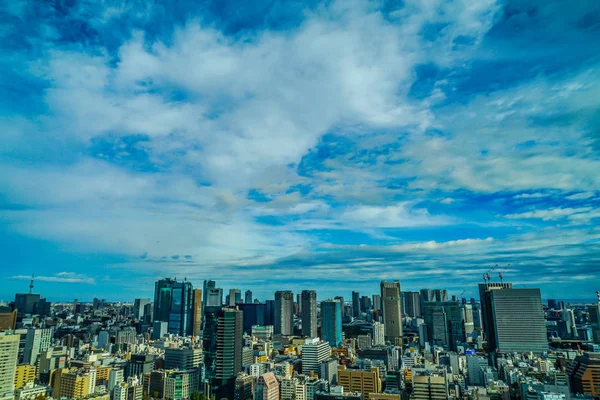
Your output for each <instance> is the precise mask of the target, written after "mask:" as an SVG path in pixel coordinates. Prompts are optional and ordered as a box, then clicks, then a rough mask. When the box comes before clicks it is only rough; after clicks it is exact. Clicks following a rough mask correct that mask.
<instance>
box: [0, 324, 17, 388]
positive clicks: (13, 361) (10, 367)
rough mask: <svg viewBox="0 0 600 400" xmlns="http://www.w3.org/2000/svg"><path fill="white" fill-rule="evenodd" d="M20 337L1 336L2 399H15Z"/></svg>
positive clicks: (0, 370) (0, 379)
mask: <svg viewBox="0 0 600 400" xmlns="http://www.w3.org/2000/svg"><path fill="white" fill-rule="evenodd" d="M19 341H20V336H19V335H1V336H0V399H3V400H4V399H13V398H14V397H13V395H14V391H15V371H16V369H17V356H18V354H19Z"/></svg>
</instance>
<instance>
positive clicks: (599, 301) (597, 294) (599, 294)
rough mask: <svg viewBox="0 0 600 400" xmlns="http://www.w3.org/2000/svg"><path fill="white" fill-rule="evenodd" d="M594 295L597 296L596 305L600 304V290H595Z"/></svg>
mask: <svg viewBox="0 0 600 400" xmlns="http://www.w3.org/2000/svg"><path fill="white" fill-rule="evenodd" d="M596 296H598V305H600V290H599V291H597V292H596Z"/></svg>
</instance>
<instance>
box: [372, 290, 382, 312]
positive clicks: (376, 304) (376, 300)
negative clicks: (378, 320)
mask: <svg viewBox="0 0 600 400" xmlns="http://www.w3.org/2000/svg"><path fill="white" fill-rule="evenodd" d="M372 298H373V310H376V311H380V310H381V295H380V294H374V295H373V296H372Z"/></svg>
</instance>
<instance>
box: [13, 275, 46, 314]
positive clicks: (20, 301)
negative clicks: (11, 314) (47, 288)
mask: <svg viewBox="0 0 600 400" xmlns="http://www.w3.org/2000/svg"><path fill="white" fill-rule="evenodd" d="M40 300H41V298H40V295H39V294H35V293H33V275H32V276H31V283H30V284H29V293H17V294H16V295H15V303H14V308H13V309H14V310H17V313H18V315H19V317H22V316H24V315H26V314H38V313H40Z"/></svg>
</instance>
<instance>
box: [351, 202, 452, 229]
mask: <svg viewBox="0 0 600 400" xmlns="http://www.w3.org/2000/svg"><path fill="white" fill-rule="evenodd" d="M339 220H341V221H347V222H349V223H351V224H356V223H358V224H361V225H363V226H368V227H378V228H401V227H415V226H436V225H447V224H450V223H451V222H452V219H451V218H448V217H444V216H433V215H430V214H429V212H428V211H427V210H426V209H424V208H412V204H411V203H409V202H404V203H399V204H395V205H393V206H355V207H350V208H348V209H346V210H345V211H344V212H343V213H342V214H341V215H340V218H339Z"/></svg>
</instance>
